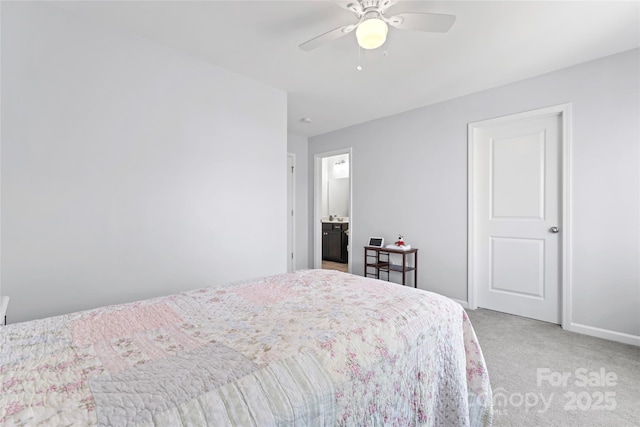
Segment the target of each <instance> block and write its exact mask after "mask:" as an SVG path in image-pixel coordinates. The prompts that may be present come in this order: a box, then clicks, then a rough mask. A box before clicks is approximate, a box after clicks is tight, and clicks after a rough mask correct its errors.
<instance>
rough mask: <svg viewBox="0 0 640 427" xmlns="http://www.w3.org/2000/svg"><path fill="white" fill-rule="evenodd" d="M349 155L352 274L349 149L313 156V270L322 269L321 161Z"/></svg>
mask: <svg viewBox="0 0 640 427" xmlns="http://www.w3.org/2000/svg"><path fill="white" fill-rule="evenodd" d="M341 154H348V155H349V240H348V242H347V245H348V246H347V247H348V248H349V251H348V253H349V255H348V259H347V265H348V271H349V273H352V271H351V269H352V266H353V262H352V258H353V149H352V148H351V147H348V148H343V149H340V150H334V151H326V152H323V153H316V154H315V155H314V156H313V268H322V202H321V200H320V199H321V197H322V159H323V158H325V157H333V156H339V155H341Z"/></svg>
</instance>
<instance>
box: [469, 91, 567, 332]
mask: <svg viewBox="0 0 640 427" xmlns="http://www.w3.org/2000/svg"><path fill="white" fill-rule="evenodd" d="M557 115H560V116H561V119H562V178H561V179H562V183H561V185H562V233H561V236H562V241H561V245H562V248H561V251H560V254H561V256H560V258H561V261H560V266H559V267H560V268H561V270H562V283H561V286H560V288H561V291H560V311H561V317H560V319H561V322H562V327H563V329H567V330H570V331H572V330H573V329H572V328H573V326H575V324H572V323H571V304H572V301H571V289H572V287H571V280H572V275H571V260H572V247H571V241H572V239H571V235H572V228H571V219H572V215H571V200H572V197H571V191H572V185H571V176H572V175H573V174H572V167H573V166H572V161H571V146H572V133H571V124H572V123H571V104H570V103H567V104H561V105H555V106H551V107H546V108H540V109H537V110H531V111H525V112H522V113H517V114H512V115H509V116H503V117H497V118H493V119H488V120H482V121H478V122H473V123H469V125H468V127H467V147H468V157H467V170H468V175H467V203H468V217H467V300H468V305H469V308H470V309H471V310H475V309H476V308H478V299H477V287H476V286H475V284H476V281H477V280H476V274H477V273H476V264H477V262H476V260H475V255H476V253H477V251H476V250H475V248H476V241H475V229H476V218H477V217H478V213H477V200H476V193H477V191H476V187H475V179H474V177H475V174H476V170H475V167H474V165H475V157H476V150H475V145H476V144H475V136H476V133H477V131H478V129H480V128H487V127H493V126H499V125H502V124H504V123H513V122H517V121H521V120H528V119H531V118H534V117H544V116H557Z"/></svg>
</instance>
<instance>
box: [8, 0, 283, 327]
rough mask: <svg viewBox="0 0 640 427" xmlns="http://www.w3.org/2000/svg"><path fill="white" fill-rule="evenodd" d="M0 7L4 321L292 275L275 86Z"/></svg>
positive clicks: (57, 13) (21, 6)
mask: <svg viewBox="0 0 640 427" xmlns="http://www.w3.org/2000/svg"><path fill="white" fill-rule="evenodd" d="M2 9H3V11H2V12H3V13H2V105H3V109H2V122H3V124H4V126H3V127H2V165H1V166H2V167H1V173H2V208H3V210H2V279H3V282H2V292H3V293H4V294H6V295H9V296H10V297H11V304H10V305H9V310H8V320H9V322H10V323H13V322H17V321H23V320H28V319H32V318H36V317H43V316H49V315H54V314H59V313H64V312H69V311H74V310H80V309H86V308H90V307H96V306H101V305H105V304H112V303H120V302H126V301H132V300H136V299H142V298H147V297H151V296H156V295H163V294H168V293H174V292H177V291H182V290H187V289H193V288H197V287H202V286H206V285H210V284H214V283H221V282H228V281H232V280H239V279H244V278H250V277H257V276H262V275H268V274H273V273H280V272H284V271H286V259H285V257H284V255H283V254H285V253H286V235H285V233H283V230H286V218H285V215H284V213H285V212H286V197H287V195H286V188H287V185H286V174H285V173H284V172H283V171H285V170H286V153H287V151H286V150H287V134H286V94H285V93H284V92H281V91H279V90H276V89H274V88H271V87H268V86H265V85H263V84H260V83H257V82H254V81H251V80H248V79H246V78H244V77H241V76H239V75H237V74H233V73H230V72H228V71H226V70H223V69H221V68H218V67H215V66H212V65H210V64H206V63H204V62H201V61H199V60H196V59H193V58H191V57H189V56H187V55H183V54H180V53H177V52H175V51H173V50H171V49H167V48H164V47H161V46H159V45H156V44H154V43H151V42H149V41H146V40H143V39H140V38H137V37H134V36H129V35H126V34H124V33H121V32H119V31H118V30H115V29H110V28H104V27H101V26H100V25H96V24H95V23H92V22H85V21H83V20H80V19H77V18H76V17H75V16H73V15H71V14H69V13H68V12H66V11H63V10H60V9H57V8H56V7H55V6H52V5H48V4H46V2H21V3H18V2H5V3H3V5H2ZM266 243H268V249H267V250H265V244H266Z"/></svg>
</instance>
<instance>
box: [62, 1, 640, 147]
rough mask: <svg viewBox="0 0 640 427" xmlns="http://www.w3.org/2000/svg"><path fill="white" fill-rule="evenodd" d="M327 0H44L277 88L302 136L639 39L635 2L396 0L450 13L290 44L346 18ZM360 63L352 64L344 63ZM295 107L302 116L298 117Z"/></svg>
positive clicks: (639, 7) (404, 7) (410, 7)
mask: <svg viewBox="0 0 640 427" xmlns="http://www.w3.org/2000/svg"><path fill="white" fill-rule="evenodd" d="M346 3H347V2H346V1H342V2H331V1H303V0H299V1H238V0H236V1H106V2H101V1H81V2H80V1H78V2H63V3H55V4H57V5H58V6H60V7H64V8H65V9H68V10H72V11H74V12H76V13H79V14H81V16H83V17H84V18H86V19H91V20H97V21H101V22H104V23H107V24H109V25H115V26H118V27H120V28H123V29H125V30H126V31H128V32H131V33H135V34H137V35H139V36H142V37H145V38H147V39H150V40H153V41H156V42H158V43H160V44H163V45H166V46H170V47H172V48H174V49H176V50H179V51H182V52H186V53H189V54H191V55H193V56H196V57H198V58H201V59H203V60H205V61H209V62H211V63H213V64H216V65H218V66H221V67H224V68H227V69H229V70H232V71H235V72H237V73H239V74H242V75H245V76H247V77H250V78H252V79H255V80H258V81H261V82H263V83H266V84H268V85H271V86H275V87H277V88H279V89H282V90H284V91H286V92H287V93H288V108H289V112H288V126H289V132H291V133H294V134H298V135H303V136H314V135H319V134H322V133H326V132H330V131H332V130H336V129H340V128H343V127H346V126H350V125H354V124H357V123H362V122H365V121H369V120H373V119H376V118H380V117H384V116H389V115H392V114H396V113H400V112H403V111H407V110H410V109H414V108H417V107H421V106H424V105H428V104H432V103H436V102H440V101H444V100H447V99H451V98H455V97H458V96H461V95H465V94H469V93H473V92H477V91H480V90H484V89H488V88H491V87H495V86H499V85H503V84H507V83H510V82H514V81H517V80H521V79H525V78H528V77H533V76H536V75H540V74H543V73H547V72H550V71H553V70H557V69H560V68H565V67H568V66H571V65H574V64H578V63H581V62H586V61H589V60H592V59H595V58H599V57H602V56H607V55H611V54H614V53H617V52H622V51H625V50H628V49H633V48H636V47H639V46H640V30H639V29H640V2H639V1H619V2H618V1H400V2H399V3H398V4H397V5H395V6H393V7H392V8H391V9H390V11H389V13H387V16H391V15H394V14H396V13H400V12H408V11H415V12H434V13H445V14H452V15H455V16H456V17H457V19H456V22H455V24H454V26H453V28H452V29H451V31H449V32H448V33H446V34H436V33H421V32H412V31H400V30H397V29H395V28H390V30H389V35H388V39H387V42H386V43H385V45H384V46H383V47H381V48H379V49H376V50H373V51H362V53H361V59H360V60H359V49H358V46H357V43H356V40H355V34H354V33H351V34H348V35H346V36H344V37H342V38H341V39H339V40H337V41H334V42H332V43H330V44H328V45H324V46H322V47H320V48H318V49H316V50H313V51H310V52H304V51H302V50H300V49H299V48H298V45H299V44H300V43H302V42H304V41H306V40H308V39H310V38H312V37H315V36H317V35H319V34H321V33H324V32H326V31H329V30H331V29H334V28H336V27H339V26H342V25H346V24H349V23H353V22H355V20H356V19H355V17H354V15H353V14H352V13H351V12H349V11H348V10H346V9H344V8H343V7H340V5H343V6H344V5H345V4H346ZM359 63H360V64H361V65H362V67H363V70H362V71H357V70H356V65H358V64H359ZM303 117H309V118H311V119H312V123H310V124H304V123H302V122H301V121H300V119H301V118H303Z"/></svg>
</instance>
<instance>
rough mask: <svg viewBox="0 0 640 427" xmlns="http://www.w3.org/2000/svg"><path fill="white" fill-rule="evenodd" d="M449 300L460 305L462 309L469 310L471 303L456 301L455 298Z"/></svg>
mask: <svg viewBox="0 0 640 427" xmlns="http://www.w3.org/2000/svg"><path fill="white" fill-rule="evenodd" d="M449 299H450V300H453V301H455V302H457V303H458V304H460V305H461V306H462V308H464V309H465V310H469V303H467V301H460V300H459V299H454V298H449Z"/></svg>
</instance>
